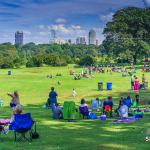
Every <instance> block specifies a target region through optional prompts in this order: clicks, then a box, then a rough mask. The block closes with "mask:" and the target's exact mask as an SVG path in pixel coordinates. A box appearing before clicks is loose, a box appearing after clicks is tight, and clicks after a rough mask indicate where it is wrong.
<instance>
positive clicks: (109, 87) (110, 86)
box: [107, 82, 112, 90]
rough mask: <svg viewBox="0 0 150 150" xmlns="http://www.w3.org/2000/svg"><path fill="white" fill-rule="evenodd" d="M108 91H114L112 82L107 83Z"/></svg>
mask: <svg viewBox="0 0 150 150" xmlns="http://www.w3.org/2000/svg"><path fill="white" fill-rule="evenodd" d="M107 90H112V83H111V82H108V83H107Z"/></svg>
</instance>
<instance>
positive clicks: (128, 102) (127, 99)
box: [124, 96, 132, 108]
mask: <svg viewBox="0 0 150 150" xmlns="http://www.w3.org/2000/svg"><path fill="white" fill-rule="evenodd" d="M124 104H125V105H127V106H128V108H130V107H131V106H132V99H131V98H130V96H127V98H126V99H124Z"/></svg>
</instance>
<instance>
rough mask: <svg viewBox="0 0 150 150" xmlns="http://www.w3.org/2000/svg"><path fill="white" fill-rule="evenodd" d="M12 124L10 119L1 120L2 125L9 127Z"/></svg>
mask: <svg viewBox="0 0 150 150" xmlns="http://www.w3.org/2000/svg"><path fill="white" fill-rule="evenodd" d="M8 124H10V119H0V125H8Z"/></svg>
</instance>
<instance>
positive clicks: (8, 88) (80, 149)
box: [0, 66, 150, 150]
mask: <svg viewBox="0 0 150 150" xmlns="http://www.w3.org/2000/svg"><path fill="white" fill-rule="evenodd" d="M70 69H74V68H73V66H69V67H56V68H54V67H43V68H31V69H25V68H24V69H13V70H12V76H8V75H7V71H8V70H0V97H1V98H2V99H3V100H4V102H5V105H4V107H1V108H0V117H1V118H10V117H11V114H12V112H11V110H10V108H9V102H10V97H8V96H7V92H12V91H14V90H18V91H19V94H20V99H21V104H22V105H23V106H24V112H31V113H32V116H33V118H34V119H35V120H37V127H38V132H39V134H40V139H38V140H34V141H33V142H32V143H28V142H17V143H14V142H13V132H9V134H8V135H1V139H2V141H0V150H13V149H15V150H107V149H109V150H149V149H150V148H149V142H145V141H144V138H145V136H146V130H147V129H148V128H149V126H150V120H149V117H150V113H146V114H145V115H144V118H143V119H141V120H138V121H137V122H135V123H130V124H119V125H112V124H109V122H110V121H111V120H110V119H108V120H107V121H100V120H79V121H77V122H73V123H68V122H66V121H55V120H52V119H51V111H50V110H46V109H44V108H42V106H43V105H44V103H45V102H46V100H47V97H48V93H49V91H50V87H52V86H54V87H55V89H56V91H57V92H58V94H59V97H58V102H60V103H61V104H62V103H63V102H64V101H66V100H72V99H73V98H72V89H73V88H75V89H76V92H77V97H76V99H75V101H76V104H77V105H78V104H79V102H80V99H81V98H85V99H86V100H87V101H88V102H89V101H90V100H91V99H92V98H95V97H99V98H100V99H105V98H106V97H107V96H109V95H111V96H113V98H114V99H115V104H116V105H117V104H118V100H119V98H120V97H121V96H127V95H130V96H131V97H134V96H135V93H134V92H133V91H131V90H129V89H130V77H121V74H119V73H113V74H112V75H110V74H94V76H95V78H93V79H81V80H79V81H75V80H73V77H72V76H70V75H69V70H70ZM74 70H75V72H77V73H78V72H81V70H82V69H80V68H76V69H74ZM57 73H62V74H63V76H62V77H55V78H53V79H47V78H46V75H47V74H52V75H56V74H57ZM141 75H142V73H141V72H140V71H138V73H137V76H138V77H139V79H141ZM145 75H146V77H147V79H148V81H149V83H150V75H149V73H146V74H145ZM58 81H61V83H62V85H61V86H58V84H57V82H58ZM99 81H102V82H103V83H104V87H106V82H112V83H113V90H112V91H106V90H104V91H98V90H97V83H98V82H99ZM149 93H150V89H148V90H147V91H141V92H140V96H141V103H142V104H146V103H147V101H148V100H150V94H149Z"/></svg>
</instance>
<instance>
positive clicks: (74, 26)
mask: <svg viewBox="0 0 150 150" xmlns="http://www.w3.org/2000/svg"><path fill="white" fill-rule="evenodd" d="M71 28H72V29H75V30H80V29H81V26H79V25H71Z"/></svg>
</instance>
